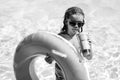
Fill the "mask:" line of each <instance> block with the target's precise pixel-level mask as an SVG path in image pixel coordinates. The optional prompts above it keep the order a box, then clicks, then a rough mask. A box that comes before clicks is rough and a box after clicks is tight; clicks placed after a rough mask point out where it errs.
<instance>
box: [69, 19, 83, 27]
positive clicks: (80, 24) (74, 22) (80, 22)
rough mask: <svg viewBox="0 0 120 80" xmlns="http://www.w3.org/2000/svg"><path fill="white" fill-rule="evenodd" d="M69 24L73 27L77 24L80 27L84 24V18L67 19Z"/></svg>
mask: <svg viewBox="0 0 120 80" xmlns="http://www.w3.org/2000/svg"><path fill="white" fill-rule="evenodd" d="M69 24H70V25H71V26H73V27H74V26H76V25H77V26H78V27H79V28H80V27H82V26H83V25H84V20H83V22H82V21H69Z"/></svg>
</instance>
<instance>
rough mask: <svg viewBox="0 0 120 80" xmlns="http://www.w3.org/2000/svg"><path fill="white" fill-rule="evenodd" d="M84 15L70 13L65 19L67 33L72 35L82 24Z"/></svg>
mask: <svg viewBox="0 0 120 80" xmlns="http://www.w3.org/2000/svg"><path fill="white" fill-rule="evenodd" d="M83 20H84V16H83V15H82V14H74V15H71V16H70V18H69V19H68V21H67V26H68V34H69V35H72V36H74V35H75V34H76V33H77V32H78V30H79V29H81V27H82V26H83V24H84V23H83Z"/></svg>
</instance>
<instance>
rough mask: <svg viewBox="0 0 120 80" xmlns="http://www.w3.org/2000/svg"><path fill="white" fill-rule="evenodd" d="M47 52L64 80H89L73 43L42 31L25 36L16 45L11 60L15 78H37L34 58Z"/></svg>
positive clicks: (28, 79)
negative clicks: (58, 66) (61, 72)
mask: <svg viewBox="0 0 120 80" xmlns="http://www.w3.org/2000/svg"><path fill="white" fill-rule="evenodd" d="M47 54H49V55H50V56H51V57H52V58H53V59H54V60H55V61H56V62H57V63H58V64H59V65H60V66H61V68H62V70H63V73H64V77H65V80H89V78H88V75H87V74H88V73H87V71H86V67H85V66H84V64H83V63H81V62H79V57H78V56H77V55H76V54H77V51H76V49H75V48H74V47H73V45H72V44H71V43H70V42H68V41H67V40H65V39H64V38H62V37H60V36H59V35H56V34H53V33H51V32H44V31H41V32H38V33H34V34H31V35H29V36H27V37H26V38H24V40H23V41H22V42H20V44H19V45H18V46H17V49H16V52H15V55H14V62H13V66H14V72H15V77H16V80H39V79H38V77H37V76H36V74H35V70H34V65H33V63H34V59H35V58H36V57H38V56H39V55H47Z"/></svg>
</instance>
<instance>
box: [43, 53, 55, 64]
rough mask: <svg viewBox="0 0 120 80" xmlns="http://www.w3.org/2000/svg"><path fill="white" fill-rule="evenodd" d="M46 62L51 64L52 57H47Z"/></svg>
mask: <svg viewBox="0 0 120 80" xmlns="http://www.w3.org/2000/svg"><path fill="white" fill-rule="evenodd" d="M45 61H46V62H47V63H49V64H51V63H52V62H53V58H52V57H51V56H49V55H47V56H46V57H45Z"/></svg>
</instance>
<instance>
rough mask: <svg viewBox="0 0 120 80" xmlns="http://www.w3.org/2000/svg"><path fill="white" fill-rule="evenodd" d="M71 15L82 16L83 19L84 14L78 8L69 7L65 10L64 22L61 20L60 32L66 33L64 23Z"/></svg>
mask: <svg viewBox="0 0 120 80" xmlns="http://www.w3.org/2000/svg"><path fill="white" fill-rule="evenodd" d="M73 14H82V15H83V17H84V12H83V10H82V9H81V8H79V7H70V8H68V9H67V10H66V12H65V15H64V20H63V24H64V25H63V28H62V29H61V32H65V33H66V32H67V30H68V29H67V25H66V22H67V19H69V18H70V16H71V15H73Z"/></svg>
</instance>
